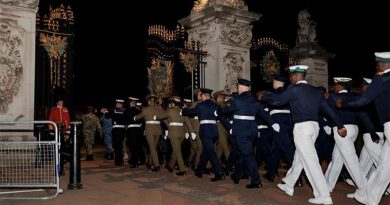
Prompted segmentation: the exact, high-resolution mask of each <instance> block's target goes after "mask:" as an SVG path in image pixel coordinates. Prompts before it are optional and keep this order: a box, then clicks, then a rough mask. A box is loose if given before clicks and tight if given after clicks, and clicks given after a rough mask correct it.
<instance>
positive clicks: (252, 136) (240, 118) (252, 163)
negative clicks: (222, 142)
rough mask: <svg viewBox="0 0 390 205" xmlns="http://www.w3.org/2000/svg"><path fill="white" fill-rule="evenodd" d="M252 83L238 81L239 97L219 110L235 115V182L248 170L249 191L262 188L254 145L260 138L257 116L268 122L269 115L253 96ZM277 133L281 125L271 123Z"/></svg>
mask: <svg viewBox="0 0 390 205" xmlns="http://www.w3.org/2000/svg"><path fill="white" fill-rule="evenodd" d="M250 84H251V83H250V81H249V80H246V79H238V85H237V87H238V95H234V97H232V99H231V102H230V105H229V106H228V107H226V108H222V109H220V110H219V113H220V114H233V125H232V131H231V132H232V133H231V134H232V135H234V136H236V139H237V145H238V149H239V151H240V157H242V159H241V160H240V163H239V168H238V169H237V170H238V171H236V173H235V179H234V182H235V183H236V184H237V183H238V181H239V177H240V176H241V172H242V171H243V170H244V167H245V168H246V169H247V170H248V172H249V175H250V180H251V183H250V184H248V185H246V187H247V188H248V189H252V188H261V187H262V184H261V180H260V177H259V172H258V168H257V164H256V160H255V157H254V154H253V148H252V147H253V144H254V142H255V140H256V139H257V137H258V133H257V123H256V118H255V116H256V115H258V116H260V117H261V118H262V119H264V120H266V119H267V117H269V116H268V113H266V112H265V111H264V107H263V106H261V105H260V104H259V103H258V101H257V100H256V99H255V98H254V97H253V96H252V95H251V93H250V92H249V91H250ZM270 124H271V126H272V127H273V129H274V130H275V131H279V125H278V124H273V123H270Z"/></svg>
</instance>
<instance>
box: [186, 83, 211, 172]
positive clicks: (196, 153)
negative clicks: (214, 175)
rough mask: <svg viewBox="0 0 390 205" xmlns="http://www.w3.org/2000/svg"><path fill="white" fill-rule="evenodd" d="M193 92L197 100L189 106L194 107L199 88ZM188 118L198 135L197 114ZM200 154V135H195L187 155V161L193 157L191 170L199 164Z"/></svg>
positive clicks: (198, 98) (198, 95)
mask: <svg viewBox="0 0 390 205" xmlns="http://www.w3.org/2000/svg"><path fill="white" fill-rule="evenodd" d="M194 94H195V95H196V98H197V101H195V102H194V103H192V105H191V107H190V108H194V107H195V106H196V105H197V103H198V102H199V101H200V95H201V93H200V91H199V89H195V90H194ZM188 118H189V120H190V123H191V126H192V128H193V129H194V132H195V134H196V136H199V127H200V123H199V118H198V116H188ZM201 154H202V140H201V139H200V137H197V138H196V139H195V140H191V151H190V155H189V156H188V161H189V162H191V161H192V160H193V159H194V157H195V161H194V164H193V167H192V168H193V170H195V169H196V167H197V166H198V165H199V161H200V155H201ZM210 167H211V165H210Z"/></svg>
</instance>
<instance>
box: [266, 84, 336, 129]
mask: <svg viewBox="0 0 390 205" xmlns="http://www.w3.org/2000/svg"><path fill="white" fill-rule="evenodd" d="M263 101H264V102H266V103H267V104H269V105H273V106H280V105H285V104H286V103H289V105H290V109H291V114H292V120H293V122H294V123H300V122H305V121H316V122H318V118H319V116H318V113H319V110H320V109H321V110H322V111H323V112H324V113H325V114H326V115H327V116H329V117H330V118H331V119H332V120H333V121H335V123H336V124H337V127H338V128H342V127H343V124H342V123H341V122H340V120H339V119H338V118H337V116H336V114H335V113H334V111H333V110H332V109H331V108H330V107H329V105H328V104H327V103H326V101H325V100H324V97H323V95H322V93H321V90H320V89H319V88H316V87H313V86H311V85H308V84H307V83H298V84H296V85H290V86H289V87H288V88H287V89H286V91H285V92H283V93H282V94H281V95H279V96H276V97H272V96H270V95H266V96H264V97H263Z"/></svg>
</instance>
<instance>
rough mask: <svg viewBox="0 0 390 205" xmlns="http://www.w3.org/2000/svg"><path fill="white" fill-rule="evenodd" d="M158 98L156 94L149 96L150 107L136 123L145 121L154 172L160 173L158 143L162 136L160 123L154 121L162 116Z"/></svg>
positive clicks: (143, 110) (135, 118)
mask: <svg viewBox="0 0 390 205" xmlns="http://www.w3.org/2000/svg"><path fill="white" fill-rule="evenodd" d="M156 99H157V96H156V95H154V94H149V95H147V96H146V100H147V101H148V106H147V107H144V108H143V109H142V112H141V113H140V114H138V115H136V116H134V121H137V120H140V119H144V120H145V135H146V140H147V142H148V144H149V150H150V158H151V160H149V162H150V163H153V169H152V171H154V172H157V171H160V162H159V160H158V156H157V143H158V140H159V139H160V136H161V134H162V131H161V125H160V121H158V120H155V119H153V117H154V116H155V115H160V112H161V110H160V109H159V108H158V107H156V105H155V102H156Z"/></svg>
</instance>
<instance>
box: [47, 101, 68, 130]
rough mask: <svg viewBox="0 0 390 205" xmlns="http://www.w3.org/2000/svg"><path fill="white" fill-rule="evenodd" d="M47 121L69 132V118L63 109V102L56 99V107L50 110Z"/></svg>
mask: <svg viewBox="0 0 390 205" xmlns="http://www.w3.org/2000/svg"><path fill="white" fill-rule="evenodd" d="M49 120H50V121H53V122H55V123H57V125H58V124H62V125H63V126H64V131H69V130H70V124H69V123H70V117H69V110H68V108H66V107H64V101H63V100H62V99H58V101H57V102H56V106H55V107H52V108H51V110H50V115H49Z"/></svg>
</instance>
